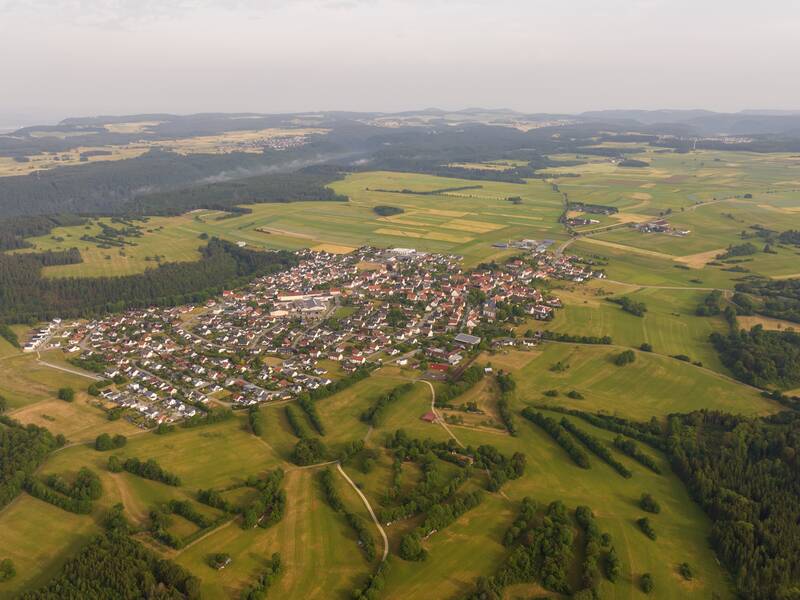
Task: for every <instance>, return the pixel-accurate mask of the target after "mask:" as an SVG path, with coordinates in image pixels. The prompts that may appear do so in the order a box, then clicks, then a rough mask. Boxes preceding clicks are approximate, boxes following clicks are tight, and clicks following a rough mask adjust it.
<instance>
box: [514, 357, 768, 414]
mask: <svg viewBox="0 0 800 600" xmlns="http://www.w3.org/2000/svg"><path fill="white" fill-rule="evenodd" d="M619 352H620V349H619V348H609V347H606V346H585V345H575V344H566V343H564V344H562V343H547V344H546V345H545V346H544V348H543V350H542V353H541V355H540V356H538V357H537V358H536V360H534V361H532V362H531V363H530V364H529V365H528V366H526V367H525V368H523V369H521V370H519V371H517V372H516V373H515V377H516V379H517V389H516V392H515V395H516V396H517V398H518V399H519V400H520V401H523V402H543V401H544V400H549V398H544V396H543V395H542V394H543V392H545V391H546V390H550V389H555V390H558V391H559V392H560V393H561V396H560V397H559V398H558V401H559V402H560V403H561V404H564V405H568V406H570V407H571V408H578V409H581V410H588V411H593V412H605V413H608V414H614V415H622V416H625V417H628V418H632V419H639V420H646V419H649V418H650V417H653V416H656V417H663V416H666V415H668V414H670V413H673V412H691V411H693V410H699V409H701V408H707V409H710V410H722V411H726V412H730V413H734V414H739V413H741V414H745V415H763V414H769V413H773V412H776V411H777V410H779V408H780V407H779V406H778V405H776V404H774V403H772V402H770V401H768V400H766V399H765V398H763V397H761V395H760V393H759V392H758V391H757V390H755V389H753V388H749V387H747V386H745V385H743V384H740V383H738V382H735V381H733V380H731V379H728V378H726V377H724V376H722V375H718V374H716V373H714V372H712V371H709V370H706V369H701V368H698V367H695V366H693V365H690V364H688V363H685V362H682V361H679V360H676V359H674V358H669V357H665V356H659V355H656V354H652V353H647V352H638V351H637V352H636V361H635V362H634V363H632V364H629V365H626V366H624V367H617V366H616V365H614V364H613V362H612V359H613V357H614V356H615V355H616V354H617V353H619ZM559 362H560V363H562V364H563V365H565V366H568V367H567V368H566V369H565V370H564V371H561V372H555V371H552V370H551V368H552V367H553V365H555V364H557V363H559ZM571 390H577V391H578V392H580V393H581V394H583V395H584V396H585V399H584V400H573V399H569V398H566V397H565V396H564V394H566V393H567V392H569V391H571Z"/></svg>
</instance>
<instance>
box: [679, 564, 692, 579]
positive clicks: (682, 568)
mask: <svg viewBox="0 0 800 600" xmlns="http://www.w3.org/2000/svg"><path fill="white" fill-rule="evenodd" d="M678 572H679V573H680V574H681V577H683V578H684V579H685V580H686V581H691V580H692V579H693V578H694V573H693V572H692V567H691V566H689V563H687V562H682V563H681V564H680V565H678Z"/></svg>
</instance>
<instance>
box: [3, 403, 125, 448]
mask: <svg viewBox="0 0 800 600" xmlns="http://www.w3.org/2000/svg"><path fill="white" fill-rule="evenodd" d="M90 400H91V396H89V395H88V394H86V393H84V392H81V391H77V393H76V394H75V401H74V402H64V401H63V400H43V401H41V402H37V403H35V404H31V405H29V406H26V407H25V408H22V409H20V410H18V411H15V412H14V414H13V417H14V418H15V419H16V420H17V421H19V422H21V423H25V424H26V425H27V424H29V423H33V424H34V425H38V426H39V427H45V428H47V429H49V430H50V431H52V432H53V433H55V434H59V433H61V434H64V436H65V437H66V438H67V439H68V440H69V441H71V442H88V441H91V440H94V438H95V437H97V436H98V435H99V434H101V433H109V434H112V435H114V434H117V433H121V434H123V435H130V434H131V433H134V432H136V431H138V430H137V429H136V428H135V427H134V426H133V425H131V424H130V423H128V422H127V421H124V420H122V419H120V420H117V421H109V420H108V419H107V418H106V415H105V413H104V412H103V411H102V410H101V409H100V408H97V407H95V406H92V405H91V404H90Z"/></svg>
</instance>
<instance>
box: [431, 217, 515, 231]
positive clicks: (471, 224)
mask: <svg viewBox="0 0 800 600" xmlns="http://www.w3.org/2000/svg"><path fill="white" fill-rule="evenodd" d="M439 227H444V228H445V229H457V230H459V231H467V232H469V233H489V232H490V231H497V230H498V229H503V227H504V225H500V224H499V223H485V222H482V221H468V220H466V219H453V220H452V221H449V222H447V223H442V224H441V225H439Z"/></svg>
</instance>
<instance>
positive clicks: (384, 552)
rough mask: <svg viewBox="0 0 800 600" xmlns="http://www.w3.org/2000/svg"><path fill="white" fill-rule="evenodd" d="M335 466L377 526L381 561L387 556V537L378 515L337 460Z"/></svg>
mask: <svg viewBox="0 0 800 600" xmlns="http://www.w3.org/2000/svg"><path fill="white" fill-rule="evenodd" d="M336 468H337V469H338V471H339V473H340V474H341V475H342V477H344V478H345V479H346V480H347V483H349V484H350V487H352V488H353V489H354V490H355V491H356V494H358V495H359V497H360V498H361V500H362V502H364V506H366V507H367V511H368V512H369V516H371V517H372V521H373V522H374V523H375V527H377V528H378V532H379V533H380V534H381V537H382V538H383V558H381V561H384V560H386V557H387V556H389V538H388V537H386V532H385V531H384V530H383V527H381V524H380V522H379V521H378V517H376V516H375V512H374V511H373V510H372V506H370V503H369V500H367V497H366V496H365V495H364V493H363V492H362V491H361V490H360V489H358V486H357V485H356V484H355V483H354V482H353V480H352V479H350V476H349V475H348V474H347V473H345V472H344V469H343V468H342V465H341V464H339V463H338V462H337V463H336Z"/></svg>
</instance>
